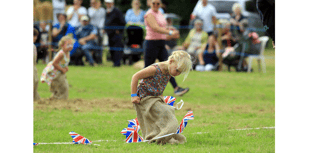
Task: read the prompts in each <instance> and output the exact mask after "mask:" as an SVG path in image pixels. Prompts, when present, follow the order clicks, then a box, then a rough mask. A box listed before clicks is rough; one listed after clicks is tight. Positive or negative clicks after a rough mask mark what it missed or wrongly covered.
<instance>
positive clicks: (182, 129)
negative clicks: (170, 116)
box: [176, 111, 194, 134]
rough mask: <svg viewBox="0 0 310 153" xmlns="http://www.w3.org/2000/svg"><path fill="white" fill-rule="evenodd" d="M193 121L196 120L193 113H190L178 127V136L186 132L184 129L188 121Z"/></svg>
mask: <svg viewBox="0 0 310 153" xmlns="http://www.w3.org/2000/svg"><path fill="white" fill-rule="evenodd" d="M193 119H194V114H193V111H188V112H187V113H186V114H185V116H184V117H183V119H182V122H181V124H180V126H179V127H178V129H177V132H176V134H180V133H182V132H183V131H184V128H185V127H186V125H187V121H188V120H193Z"/></svg>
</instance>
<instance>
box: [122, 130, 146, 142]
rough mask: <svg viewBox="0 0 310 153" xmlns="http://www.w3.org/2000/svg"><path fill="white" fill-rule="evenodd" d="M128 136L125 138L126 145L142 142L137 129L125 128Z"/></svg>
mask: <svg viewBox="0 0 310 153" xmlns="http://www.w3.org/2000/svg"><path fill="white" fill-rule="evenodd" d="M126 129H127V131H130V134H129V135H128V136H126V143H133V142H143V138H142V137H141V136H140V135H139V134H138V131H137V128H136V129H134V128H126Z"/></svg>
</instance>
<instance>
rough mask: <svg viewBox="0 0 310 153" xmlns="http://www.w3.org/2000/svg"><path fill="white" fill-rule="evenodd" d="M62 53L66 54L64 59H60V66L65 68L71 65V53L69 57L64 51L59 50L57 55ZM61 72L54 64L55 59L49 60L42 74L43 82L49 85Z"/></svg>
mask: <svg viewBox="0 0 310 153" xmlns="http://www.w3.org/2000/svg"><path fill="white" fill-rule="evenodd" d="M60 53H62V54H63V55H64V57H63V59H62V60H60V63H59V66H61V67H62V68H65V67H67V66H68V65H69V62H70V55H69V57H67V55H66V53H65V52H64V51H62V50H61V51H59V52H58V53H57V54H56V56H55V57H57V56H58V54H60ZM60 73H61V71H60V70H57V69H55V68H54V66H53V61H51V62H49V63H48V64H47V66H46V67H45V68H44V69H43V72H42V75H41V82H42V83H45V82H46V83H47V84H48V85H51V83H52V81H53V79H54V78H55V77H56V76H57V75H59V74H60Z"/></svg>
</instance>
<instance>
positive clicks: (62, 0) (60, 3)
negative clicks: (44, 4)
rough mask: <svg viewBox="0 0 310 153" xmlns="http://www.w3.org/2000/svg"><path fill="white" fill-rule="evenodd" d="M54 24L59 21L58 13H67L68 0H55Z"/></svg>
mask: <svg viewBox="0 0 310 153" xmlns="http://www.w3.org/2000/svg"><path fill="white" fill-rule="evenodd" d="M52 3H53V16H54V19H53V24H56V23H58V22H59V21H58V19H57V14H58V13H65V8H66V0H53V1H52Z"/></svg>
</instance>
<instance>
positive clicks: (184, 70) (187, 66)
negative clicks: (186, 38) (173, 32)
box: [168, 50, 192, 81]
mask: <svg viewBox="0 0 310 153" xmlns="http://www.w3.org/2000/svg"><path fill="white" fill-rule="evenodd" d="M168 60H169V61H170V60H174V61H175V62H176V64H177V66H178V67H177V69H179V70H180V72H181V74H184V79H183V81H184V80H185V79H186V78H187V76H188V73H189V72H190V70H191V69H192V60H191V55H189V54H188V53H187V52H185V51H182V50H179V51H174V52H172V54H171V55H170V56H169V58H168Z"/></svg>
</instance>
